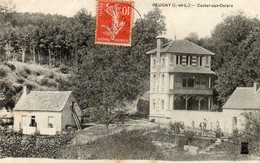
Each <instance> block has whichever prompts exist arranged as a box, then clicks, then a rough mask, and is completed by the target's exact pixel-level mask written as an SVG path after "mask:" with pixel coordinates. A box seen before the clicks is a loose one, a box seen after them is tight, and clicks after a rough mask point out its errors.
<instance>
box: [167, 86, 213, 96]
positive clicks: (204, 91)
mask: <svg viewBox="0 0 260 163" xmlns="http://www.w3.org/2000/svg"><path fill="white" fill-rule="evenodd" d="M170 93H174V94H193V95H213V89H210V88H208V89H195V88H174V89H170Z"/></svg>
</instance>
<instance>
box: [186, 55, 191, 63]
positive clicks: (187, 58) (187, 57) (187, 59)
mask: <svg viewBox="0 0 260 163" xmlns="http://www.w3.org/2000/svg"><path fill="white" fill-rule="evenodd" d="M189 58H190V56H186V65H189Z"/></svg>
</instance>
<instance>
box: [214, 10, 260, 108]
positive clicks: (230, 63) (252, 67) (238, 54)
mask: <svg viewBox="0 0 260 163" xmlns="http://www.w3.org/2000/svg"><path fill="white" fill-rule="evenodd" d="M259 27H260V23H259V20H257V19H256V18H249V17H247V16H245V15H244V14H243V13H239V14H237V15H232V16H229V17H227V18H226V19H225V20H224V21H223V22H221V23H220V24H218V25H217V26H216V28H215V29H214V31H213V33H212V37H211V41H212V42H211V43H212V44H211V48H209V49H211V50H212V51H213V52H215V56H214V57H213V61H212V69H213V70H215V71H216V73H217V76H218V78H217V80H216V85H215V89H216V90H217V92H218V94H219V96H218V100H219V101H220V102H221V103H222V104H223V103H225V102H226V100H227V99H228V97H229V96H230V95H231V94H232V92H233V91H234V90H235V88H236V87H238V86H251V85H252V83H253V81H254V80H255V79H256V78H258V77H259V73H258V72H259V70H258V68H257V65H259V63H257V62H259V56H258V55H257V52H258V51H259V48H258V47H257V45H258V44H259V43H257V42H258V41H259V36H258V35H259V34H258V35H257V33H259ZM257 71H258V72H257Z"/></svg>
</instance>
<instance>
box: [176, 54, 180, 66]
mask: <svg viewBox="0 0 260 163" xmlns="http://www.w3.org/2000/svg"><path fill="white" fill-rule="evenodd" d="M179 57H180V56H179V55H176V65H178V64H179Z"/></svg>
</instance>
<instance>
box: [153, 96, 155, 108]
mask: <svg viewBox="0 0 260 163" xmlns="http://www.w3.org/2000/svg"><path fill="white" fill-rule="evenodd" d="M153 110H155V100H154V99H153Z"/></svg>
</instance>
